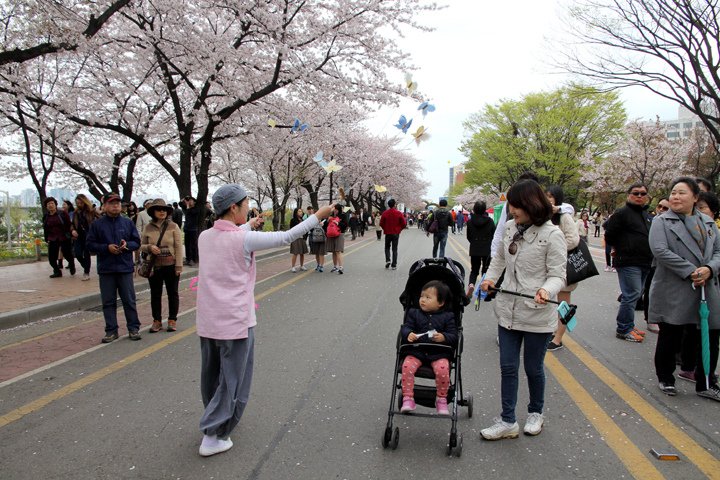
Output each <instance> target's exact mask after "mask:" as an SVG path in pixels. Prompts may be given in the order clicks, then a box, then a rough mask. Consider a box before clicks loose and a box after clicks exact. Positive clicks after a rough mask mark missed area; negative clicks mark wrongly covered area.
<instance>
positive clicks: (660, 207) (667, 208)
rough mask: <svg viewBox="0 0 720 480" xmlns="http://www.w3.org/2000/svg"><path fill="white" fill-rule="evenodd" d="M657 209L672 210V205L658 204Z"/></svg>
mask: <svg viewBox="0 0 720 480" xmlns="http://www.w3.org/2000/svg"><path fill="white" fill-rule="evenodd" d="M657 209H658V210H662V211H663V212H666V211H668V210H670V207H666V206H665V205H658V206H657Z"/></svg>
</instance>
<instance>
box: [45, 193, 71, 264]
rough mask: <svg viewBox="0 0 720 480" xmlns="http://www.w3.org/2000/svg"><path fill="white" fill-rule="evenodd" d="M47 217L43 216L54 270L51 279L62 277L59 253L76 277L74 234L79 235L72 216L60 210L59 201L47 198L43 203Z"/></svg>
mask: <svg viewBox="0 0 720 480" xmlns="http://www.w3.org/2000/svg"><path fill="white" fill-rule="evenodd" d="M43 207H45V215H43V219H42V224H43V234H44V237H45V242H46V243H47V245H48V262H50V267H52V269H53V273H52V274H51V275H50V278H60V277H62V268H63V265H62V260H60V259H59V255H58V254H59V252H60V251H62V252H63V257H64V258H65V260H67V261H68V263H69V264H70V275H75V257H74V256H73V253H72V238H73V234H74V233H75V235H77V233H76V232H75V229H74V228H73V225H72V222H71V221H70V216H69V215H68V214H67V213H66V212H64V211H62V210H58V205H57V200H55V198H54V197H47V198H46V199H45V201H44V202H43Z"/></svg>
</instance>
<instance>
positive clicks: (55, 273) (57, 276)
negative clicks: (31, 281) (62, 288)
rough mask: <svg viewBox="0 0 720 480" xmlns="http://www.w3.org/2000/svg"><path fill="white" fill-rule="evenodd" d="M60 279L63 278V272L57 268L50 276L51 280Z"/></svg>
mask: <svg viewBox="0 0 720 480" xmlns="http://www.w3.org/2000/svg"><path fill="white" fill-rule="evenodd" d="M60 277H62V270H60V269H59V268H56V269H55V270H53V274H52V275H50V278H60Z"/></svg>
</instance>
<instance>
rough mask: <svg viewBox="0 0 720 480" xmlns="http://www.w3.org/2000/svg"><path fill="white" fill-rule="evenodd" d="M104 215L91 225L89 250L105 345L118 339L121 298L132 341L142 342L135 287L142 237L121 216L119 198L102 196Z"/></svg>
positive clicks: (109, 195)
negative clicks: (135, 255) (94, 257)
mask: <svg viewBox="0 0 720 480" xmlns="http://www.w3.org/2000/svg"><path fill="white" fill-rule="evenodd" d="M102 202H103V211H104V213H105V215H103V216H102V217H100V218H98V219H97V220H95V221H94V222H93V223H92V225H90V231H89V232H88V236H87V248H88V250H90V252H91V253H95V254H97V273H98V278H99V283H100V297H101V299H102V304H103V317H105V336H104V337H103V339H102V343H110V342H112V341H113V340H117V338H118V324H117V297H118V294H119V295H120V300H122V304H123V311H124V312H125V321H126V322H127V329H128V337H129V338H130V340H140V339H141V336H140V319H139V318H138V314H137V308H136V306H135V285H133V273H134V271H135V266H134V264H133V253H132V252H134V251H135V250H137V249H138V248H140V236H139V235H138V232H137V227H136V226H135V224H134V223H133V222H132V221H131V220H130V219H128V218H127V217H123V216H121V215H120V211H121V210H122V205H121V202H120V195H118V194H117V193H107V194H105V195H104V196H103V201H102Z"/></svg>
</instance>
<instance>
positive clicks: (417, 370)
mask: <svg viewBox="0 0 720 480" xmlns="http://www.w3.org/2000/svg"><path fill="white" fill-rule="evenodd" d="M464 278H465V271H464V269H463V267H462V265H460V264H459V263H458V262H456V261H454V260H452V259H450V258H426V259H423V260H418V261H416V262H415V263H414V264H413V266H412V267H410V275H409V276H408V280H407V283H406V285H405V290H404V291H403V292H402V295H400V303H401V304H402V305H403V310H404V316H403V324H402V325H401V327H400V331H399V332H398V335H397V340H396V346H395V347H396V356H395V369H394V381H393V384H392V395H391V396H390V409H389V410H388V420H387V425H386V426H385V431H384V432H383V436H382V446H383V448H392V449H393V450H395V449H396V448H397V446H398V443H399V437H400V429H399V427H396V426H394V425H393V419H394V416H395V415H397V414H405V415H412V416H413V417H425V418H435V419H445V420H450V422H451V427H450V438H449V439H448V444H447V454H448V455H455V456H458V457H459V456H460V455H461V454H462V434H460V433H458V431H457V421H458V416H459V415H458V406H463V407H467V409H468V410H467V412H468V417H472V412H473V399H472V395H468V396H467V397H465V396H463V389H462V375H461V354H462V349H463V334H462V315H463V310H464V308H465V306H467V304H468V303H469V299H468V298H467V296H466V295H465V286H464ZM416 378H420V379H425V380H421V381H420V382H419V383H420V384H417V383H416V382H415V379H416ZM431 380H434V381H435V382H434V383H435V385H432V386H431V385H430V384H428V383H427V382H428V381H431ZM398 392H402V395H399V394H398ZM416 404H417V405H422V406H423V407H427V408H435V409H436V412H432V413H430V412H427V413H423V412H416V411H415V408H416ZM396 405H397V406H396Z"/></svg>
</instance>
